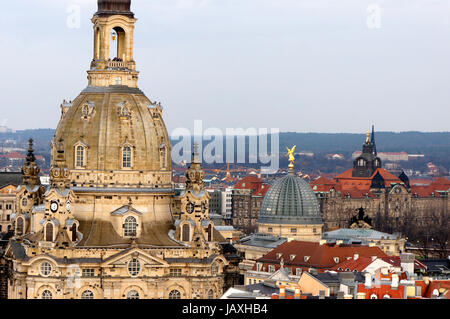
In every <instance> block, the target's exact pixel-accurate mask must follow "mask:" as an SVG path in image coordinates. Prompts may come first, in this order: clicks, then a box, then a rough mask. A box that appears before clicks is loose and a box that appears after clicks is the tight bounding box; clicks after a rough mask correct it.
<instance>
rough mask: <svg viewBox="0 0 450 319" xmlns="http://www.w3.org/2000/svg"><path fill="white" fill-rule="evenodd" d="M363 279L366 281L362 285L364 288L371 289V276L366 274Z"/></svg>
mask: <svg viewBox="0 0 450 319" xmlns="http://www.w3.org/2000/svg"><path fill="white" fill-rule="evenodd" d="M364 278H365V279H366V281H365V283H364V287H366V288H372V275H371V274H369V273H366V274H365V275H364Z"/></svg>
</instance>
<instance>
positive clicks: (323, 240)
mask: <svg viewBox="0 0 450 319" xmlns="http://www.w3.org/2000/svg"><path fill="white" fill-rule="evenodd" d="M326 243H327V241H326V240H325V239H322V240H321V241H320V242H319V245H320V246H323V245H325V244H326Z"/></svg>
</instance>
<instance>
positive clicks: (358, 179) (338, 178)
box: [335, 168, 403, 188]
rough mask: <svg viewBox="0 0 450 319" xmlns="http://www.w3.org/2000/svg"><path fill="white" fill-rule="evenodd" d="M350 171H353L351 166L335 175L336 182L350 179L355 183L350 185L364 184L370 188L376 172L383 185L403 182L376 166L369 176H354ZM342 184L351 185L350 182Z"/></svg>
mask: <svg viewBox="0 0 450 319" xmlns="http://www.w3.org/2000/svg"><path fill="white" fill-rule="evenodd" d="M352 173H353V168H350V169H348V170H346V171H345V172H343V173H341V174H339V175H338V176H336V177H335V180H336V181H337V182H340V183H341V184H342V180H344V181H350V182H352V183H355V184H352V186H355V185H356V184H358V186H364V185H365V186H368V187H369V188H370V185H371V182H372V180H373V178H374V177H375V175H377V173H379V174H380V175H381V177H383V179H384V181H385V186H390V185H391V183H397V184H400V183H403V182H402V181H401V180H400V179H399V178H398V177H397V176H395V175H393V174H391V173H389V172H388V171H387V170H385V169H384V168H377V169H376V170H375V171H374V172H373V174H372V176H370V177H354V176H352ZM360 183H361V184H360ZM344 185H351V184H344ZM351 188H354V187H351ZM358 188H364V187H358Z"/></svg>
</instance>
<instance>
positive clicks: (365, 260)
mask: <svg viewBox="0 0 450 319" xmlns="http://www.w3.org/2000/svg"><path fill="white" fill-rule="evenodd" d="M371 263H373V259H372V258H370V257H359V258H358V259H356V260H355V259H354V258H351V259H347V260H345V261H343V262H341V263H339V264H337V265H336V266H334V267H332V268H331V269H330V270H333V271H355V270H356V271H358V272H362V271H363V270H364V269H366V268H367V267H368V266H369V265H370V264H371Z"/></svg>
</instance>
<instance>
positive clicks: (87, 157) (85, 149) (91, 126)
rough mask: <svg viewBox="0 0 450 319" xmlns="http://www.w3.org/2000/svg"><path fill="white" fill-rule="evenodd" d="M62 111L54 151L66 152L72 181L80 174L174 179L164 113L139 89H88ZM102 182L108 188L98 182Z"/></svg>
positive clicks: (144, 182)
mask: <svg viewBox="0 0 450 319" xmlns="http://www.w3.org/2000/svg"><path fill="white" fill-rule="evenodd" d="M61 108H62V117H61V120H60V122H59V124H58V127H57V130H56V133H55V137H54V140H53V143H52V146H53V147H52V152H53V154H54V155H56V154H57V153H58V152H59V150H64V158H65V162H66V165H67V168H68V169H69V170H70V171H72V173H73V175H74V176H72V178H71V179H72V180H76V179H77V178H76V176H80V174H82V172H85V173H86V172H90V173H98V172H99V171H102V172H116V173H117V172H119V174H121V175H123V176H124V177H125V175H130V174H137V173H139V174H140V175H142V173H144V172H149V171H151V172H164V171H165V172H167V174H170V170H171V158H170V141H169V137H168V133H167V130H166V127H165V125H164V121H163V119H162V109H161V107H160V105H157V104H156V103H153V102H151V101H150V100H149V99H148V98H147V97H146V96H145V95H144V94H143V93H142V92H141V91H140V90H139V89H137V88H129V87H126V86H116V87H114V86H110V87H88V88H87V89H85V90H84V91H82V92H81V94H80V95H79V96H78V97H77V98H76V99H75V100H74V101H73V102H72V103H66V104H65V105H64V104H63V105H62V106H61ZM91 175H92V176H93V174H91ZM129 177H130V176H129ZM91 179H92V178H91ZM96 179H97V178H96ZM105 179H106V178H105ZM103 182H104V183H105V184H110V180H105V181H97V180H95V181H94V183H103ZM140 182H141V183H142V184H146V183H148V182H149V181H140ZM86 183H89V179H86ZM151 184H154V183H151Z"/></svg>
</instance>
